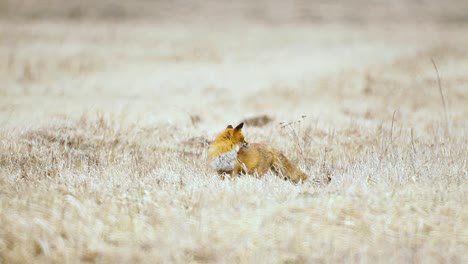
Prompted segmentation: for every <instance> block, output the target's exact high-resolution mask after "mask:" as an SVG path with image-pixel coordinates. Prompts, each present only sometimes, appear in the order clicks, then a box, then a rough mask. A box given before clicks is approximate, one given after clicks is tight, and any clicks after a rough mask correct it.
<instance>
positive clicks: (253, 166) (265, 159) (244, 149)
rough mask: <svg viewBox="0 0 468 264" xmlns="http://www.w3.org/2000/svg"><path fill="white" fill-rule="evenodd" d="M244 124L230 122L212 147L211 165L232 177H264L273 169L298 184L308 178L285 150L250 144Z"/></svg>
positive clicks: (210, 148)
mask: <svg viewBox="0 0 468 264" xmlns="http://www.w3.org/2000/svg"><path fill="white" fill-rule="evenodd" d="M243 126H244V123H240V124H239V125H238V126H236V127H232V126H231V125H229V126H228V127H226V129H224V131H223V132H221V133H220V134H219V135H218V136H217V137H216V138H215V140H214V141H213V142H211V144H210V146H209V148H208V159H209V161H210V165H211V167H212V168H213V169H215V170H216V171H217V172H218V174H219V175H221V176H222V175H224V174H228V175H230V176H231V177H235V176H237V175H238V174H239V173H247V174H253V175H257V176H262V175H263V174H265V173H266V172H268V170H270V169H271V170H272V171H273V172H275V173H276V174H277V175H279V176H284V177H286V178H287V179H289V180H291V181H292V182H294V183H297V182H299V181H305V180H306V179H307V178H308V176H307V175H306V174H305V173H303V172H302V171H300V170H299V169H297V168H296V167H295V166H294V165H292V164H291V162H290V161H289V160H288V159H287V158H286V157H285V156H284V155H283V153H281V151H279V150H277V149H274V148H273V147H271V146H269V145H267V144H262V143H251V144H249V143H247V141H245V139H244V135H243V134H242V127H243Z"/></svg>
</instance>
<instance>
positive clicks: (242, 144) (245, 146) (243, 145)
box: [240, 142, 249, 148]
mask: <svg viewBox="0 0 468 264" xmlns="http://www.w3.org/2000/svg"><path fill="white" fill-rule="evenodd" d="M240 147H241V148H248V147H249V143H248V142H243V143H241V146H240Z"/></svg>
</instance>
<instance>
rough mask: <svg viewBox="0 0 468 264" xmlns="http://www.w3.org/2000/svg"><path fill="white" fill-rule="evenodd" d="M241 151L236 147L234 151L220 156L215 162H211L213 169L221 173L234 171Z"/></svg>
mask: <svg viewBox="0 0 468 264" xmlns="http://www.w3.org/2000/svg"><path fill="white" fill-rule="evenodd" d="M239 149H240V147H239V146H236V147H235V149H234V150H232V151H229V152H226V153H224V154H221V155H219V156H218V157H217V158H216V159H215V160H213V162H211V167H213V169H215V170H216V171H219V172H230V171H232V170H234V165H235V164H236V162H237V152H239Z"/></svg>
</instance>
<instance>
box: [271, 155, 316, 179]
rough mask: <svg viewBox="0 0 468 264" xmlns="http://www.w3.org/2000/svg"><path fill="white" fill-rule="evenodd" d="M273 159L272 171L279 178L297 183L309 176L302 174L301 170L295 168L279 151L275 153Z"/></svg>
mask: <svg viewBox="0 0 468 264" xmlns="http://www.w3.org/2000/svg"><path fill="white" fill-rule="evenodd" d="M275 152H276V153H275V155H274V158H273V170H274V171H275V172H276V174H278V175H279V176H284V177H286V178H287V179H288V180H290V181H292V182H294V183H297V182H299V181H305V180H307V178H309V176H308V175H307V174H305V173H303V172H302V171H301V170H299V169H298V168H296V167H295V166H294V165H293V164H292V163H291V162H290V161H289V160H288V158H286V156H284V155H283V153H281V152H280V151H275Z"/></svg>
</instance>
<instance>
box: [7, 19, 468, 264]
mask: <svg viewBox="0 0 468 264" xmlns="http://www.w3.org/2000/svg"><path fill="white" fill-rule="evenodd" d="M76 12H77V13H76V14H75V15H74V16H80V13H79V12H78V11H76ZM67 23H68V24H67ZM67 23H65V24H64V25H62V24H60V25H59V24H56V23H37V24H36V23H32V22H24V23H18V24H16V23H15V22H9V25H8V26H0V36H3V37H0V58H3V59H2V60H0V68H1V71H0V80H1V81H2V86H1V87H0V124H1V127H0V212H1V213H0V226H1V227H2V228H1V229H0V262H5V263H23V262H28V263H51V262H52V263H54V262H55V263H56V262H60V263H70V262H71V263H74V262H106V263H107V262H110V263H114V262H124V263H141V262H143V263H147V262H172V263H191V262H194V263H209V262H216V263H217V262H229V263H231V262H241V263H265V262H266V263H310V262H359V263H375V262H395V263H406V262H416V263H440V262H442V263H444V262H449V263H466V262H468V259H467V256H466V252H467V251H468V239H467V237H468V233H467V229H466V226H467V223H468V211H467V207H466V204H467V203H468V200H467V199H468V198H467V197H468V196H467V190H468V167H467V166H468V165H467V164H468V162H467V157H468V138H467V132H468V127H467V123H466V116H467V115H468V107H467V106H468V103H467V100H468V94H467V92H466V91H467V80H468V79H467V78H468V77H467V72H468V58H467V56H466V55H465V54H468V50H467V48H466V47H468V46H467V45H466V43H468V39H467V37H466V34H462V33H464V32H466V27H463V26H460V27H459V28H457V27H451V26H449V25H445V24H443V25H440V26H439V27H437V28H431V30H429V32H426V30H428V29H427V28H426V27H424V26H420V25H415V24H411V23H410V24H408V25H407V26H405V27H404V28H402V27H401V25H397V26H395V28H393V29H392V27H391V26H389V25H380V26H382V27H380V26H376V27H372V26H369V28H360V27H355V26H349V27H348V26H341V27H336V26H326V25H314V24H307V25H302V24H298V25H283V26H281V27H277V26H268V25H265V24H261V25H257V24H252V25H250V27H249V28H248V29H245V28H243V27H242V29H239V28H238V27H236V26H233V25H230V26H228V27H226V28H223V29H222V30H220V29H218V28H216V27H215V26H213V25H210V26H207V25H199V24H198V25H189V26H187V25H185V24H184V25H182V26H181V25H177V24H167V25H159V26H158V27H155V26H154V25H152V24H145V23H141V24H139V23H136V24H133V22H125V23H121V24H118V25H115V24H106V23H105V22H102V21H101V22H96V23H95V24H94V23H90V22H86V21H84V22H83V23H78V24H75V23H70V22H67ZM90 25H92V26H90ZM383 27H385V29H386V30H385V32H382V28H383ZM397 29H398V30H397ZM388 32H392V33H393V34H391V36H390V35H389V34H388ZM208 33H209V34H208ZM408 36H411V37H408ZM66 40H69V41H66ZM382 43H384V44H382ZM13 47H14V48H13ZM200 49H203V50H204V51H203V52H199V51H200ZM286 51H287V52H286ZM431 58H433V59H434V61H435V63H436V65H437V69H438V73H439V77H440V85H439V84H438V79H437V76H436V73H435V71H434V66H433V65H432V63H431ZM441 91H442V92H443V96H444V97H443V98H444V99H443V101H442V100H441ZM442 102H445V106H444V105H443V103H442ZM239 120H244V122H245V123H246V126H245V128H244V130H245V131H244V132H245V134H246V139H247V140H248V141H249V142H268V143H269V144H271V145H273V146H275V147H276V148H278V149H280V150H281V151H283V152H284V153H285V155H286V156H287V157H288V158H290V159H291V161H292V162H293V163H294V164H297V166H298V167H299V168H300V169H301V170H303V171H304V172H306V173H308V174H309V175H311V180H310V181H307V182H305V183H303V184H298V185H295V184H292V183H290V182H287V181H284V180H282V179H280V178H278V177H276V176H275V175H273V174H267V175H265V177H262V178H259V179H258V178H254V177H248V176H244V177H239V178H235V179H231V180H227V179H226V180H220V179H219V178H218V177H217V175H216V173H214V172H213V171H211V170H210V168H209V166H207V162H206V151H207V146H208V144H209V142H210V140H212V139H213V137H214V136H215V135H216V133H218V132H219V131H220V130H222V129H223V128H224V127H225V126H226V125H228V124H229V123H234V122H237V121H239ZM447 128H448V129H447ZM330 180H331V181H330ZM328 181H329V182H328ZM325 182H327V184H324V183H325Z"/></svg>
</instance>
